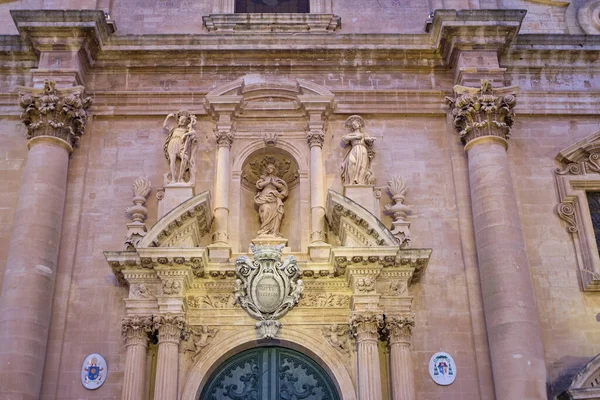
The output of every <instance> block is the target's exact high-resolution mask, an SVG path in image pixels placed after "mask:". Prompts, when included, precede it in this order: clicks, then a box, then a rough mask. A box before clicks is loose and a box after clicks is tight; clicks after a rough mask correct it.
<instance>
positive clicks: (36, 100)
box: [17, 80, 92, 148]
mask: <svg viewBox="0 0 600 400" xmlns="http://www.w3.org/2000/svg"><path fill="white" fill-rule="evenodd" d="M17 90H18V92H19V94H20V98H19V104H20V106H21V108H23V109H24V111H23V113H22V114H21V120H22V122H23V124H24V125H25V126H26V127H27V139H32V138H35V137H44V136H51V137H56V138H59V139H61V140H64V141H65V142H66V143H68V144H69V145H70V146H71V147H73V148H75V147H78V145H79V139H80V137H81V136H82V135H83V133H84V131H85V126H86V123H87V117H88V113H87V111H88V109H89V108H90V106H91V105H92V99H91V98H90V97H86V98H82V95H83V90H84V88H83V87H82V86H76V87H73V88H68V89H61V90H58V89H56V82H54V81H49V80H46V81H45V82H44V88H43V89H37V88H26V87H18V88H17Z"/></svg>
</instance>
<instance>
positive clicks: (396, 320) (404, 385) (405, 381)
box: [385, 315, 415, 400]
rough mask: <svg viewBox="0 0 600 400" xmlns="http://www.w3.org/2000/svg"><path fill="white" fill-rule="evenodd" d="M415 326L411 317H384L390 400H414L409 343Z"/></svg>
mask: <svg viewBox="0 0 600 400" xmlns="http://www.w3.org/2000/svg"><path fill="white" fill-rule="evenodd" d="M414 326H415V319H414V316H413V315H393V316H388V315H386V319H385V331H386V333H387V339H388V346H389V350H390V386H391V400H414V399H415V383H414V377H413V371H412V358H411V354H410V341H411V337H412V329H413V327H414Z"/></svg>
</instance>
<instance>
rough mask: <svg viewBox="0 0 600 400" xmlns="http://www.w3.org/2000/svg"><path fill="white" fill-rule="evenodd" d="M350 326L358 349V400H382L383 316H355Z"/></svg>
mask: <svg viewBox="0 0 600 400" xmlns="http://www.w3.org/2000/svg"><path fill="white" fill-rule="evenodd" d="M350 325H351V327H352V330H353V333H354V336H355V337H356V343H357V347H358V400H381V399H382V396H383V395H382V390H381V369H380V365H379V349H378V343H379V330H380V329H381V328H382V326H383V316H382V315H380V314H370V315H369V314H366V315H365V314H358V315H355V316H353V318H352V320H351V322H350Z"/></svg>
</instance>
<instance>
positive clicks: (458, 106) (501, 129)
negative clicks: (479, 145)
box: [446, 80, 518, 145]
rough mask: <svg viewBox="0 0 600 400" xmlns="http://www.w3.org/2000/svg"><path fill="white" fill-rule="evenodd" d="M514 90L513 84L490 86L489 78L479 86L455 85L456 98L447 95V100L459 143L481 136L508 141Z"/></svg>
mask: <svg viewBox="0 0 600 400" xmlns="http://www.w3.org/2000/svg"><path fill="white" fill-rule="evenodd" d="M517 91H518V88H517V87H515V86H512V87H501V88H497V89H492V84H491V83H490V81H488V80H482V81H481V87H480V88H474V87H466V86H460V85H456V86H454V96H455V97H454V98H450V97H446V103H447V104H448V105H449V106H450V107H451V113H452V118H453V123H454V128H455V129H456V131H457V132H458V134H459V135H460V140H461V141H462V143H463V144H464V145H467V144H468V143H469V142H470V141H472V140H473V139H476V138H480V137H484V136H494V137H498V138H501V139H504V140H508V138H509V136H510V129H511V128H512V126H513V123H514V116H515V113H514V111H513V109H514V107H515V104H516V103H517V100H516V97H515V94H516V92H517Z"/></svg>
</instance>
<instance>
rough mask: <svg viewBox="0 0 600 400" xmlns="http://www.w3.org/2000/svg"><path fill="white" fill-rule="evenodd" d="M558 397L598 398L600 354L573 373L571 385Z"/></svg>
mask: <svg viewBox="0 0 600 400" xmlns="http://www.w3.org/2000/svg"><path fill="white" fill-rule="evenodd" d="M558 399H559V400H570V399H600V354H598V355H597V356H596V357H594V358H592V359H591V360H590V362H588V363H587V364H586V365H585V366H584V367H583V368H582V369H581V371H579V373H578V374H577V375H575V378H573V382H572V383H571V386H569V388H568V389H567V390H566V391H564V392H563V393H562V394H561V395H560V396H558Z"/></svg>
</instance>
